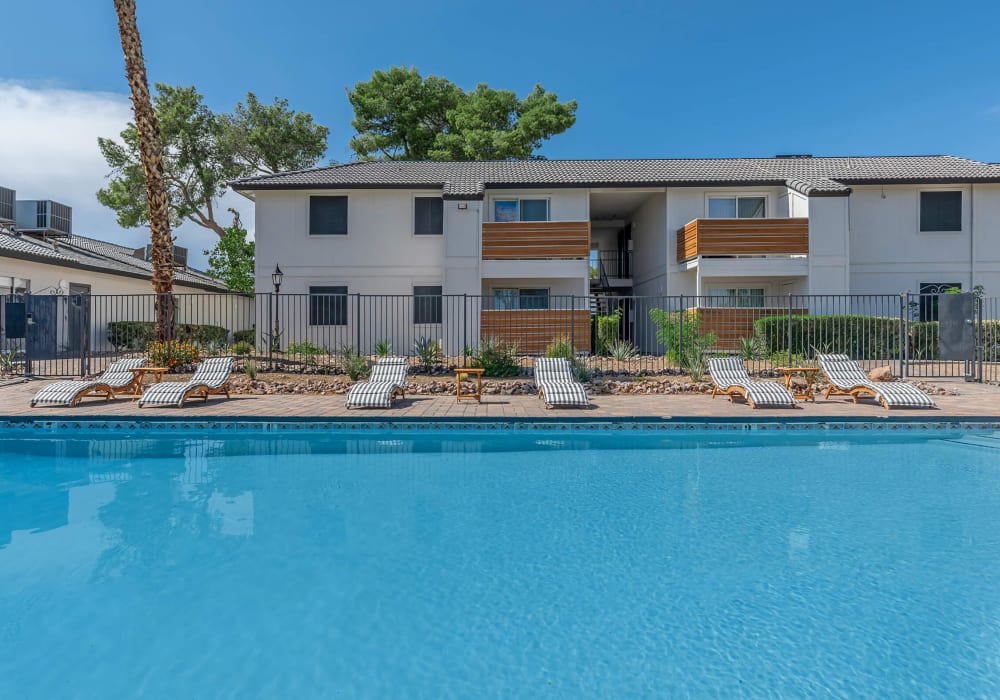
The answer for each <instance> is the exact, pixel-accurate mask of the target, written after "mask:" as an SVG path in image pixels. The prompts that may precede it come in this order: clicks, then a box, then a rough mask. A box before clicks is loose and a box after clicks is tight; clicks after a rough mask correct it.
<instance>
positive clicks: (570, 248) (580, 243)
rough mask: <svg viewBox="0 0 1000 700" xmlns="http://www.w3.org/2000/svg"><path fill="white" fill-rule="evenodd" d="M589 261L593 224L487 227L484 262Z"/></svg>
mask: <svg viewBox="0 0 1000 700" xmlns="http://www.w3.org/2000/svg"><path fill="white" fill-rule="evenodd" d="M589 257H590V222H589V221H514V222H509V223H484V224H483V260H545V259H550V260H551V259H566V260H585V259H587V258H589Z"/></svg>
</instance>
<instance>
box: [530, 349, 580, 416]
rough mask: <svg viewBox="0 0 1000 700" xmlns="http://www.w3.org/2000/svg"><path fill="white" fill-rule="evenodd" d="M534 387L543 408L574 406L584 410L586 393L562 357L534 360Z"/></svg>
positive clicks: (571, 367) (570, 366) (571, 366)
mask: <svg viewBox="0 0 1000 700" xmlns="http://www.w3.org/2000/svg"><path fill="white" fill-rule="evenodd" d="M535 386H537V387H538V398H540V399H541V400H542V401H544V402H545V408H552V407H553V406H576V407H581V408H586V407H587V406H589V405H590V402H589V401H587V391H586V390H585V389H584V388H583V384H581V383H580V382H578V381H576V377H574V376H573V365H571V364H570V363H569V360H567V359H566V358H564V357H539V358H537V359H536V360H535Z"/></svg>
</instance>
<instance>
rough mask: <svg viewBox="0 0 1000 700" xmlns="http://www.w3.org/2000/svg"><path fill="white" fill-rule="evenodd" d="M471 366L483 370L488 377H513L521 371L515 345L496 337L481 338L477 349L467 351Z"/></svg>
mask: <svg viewBox="0 0 1000 700" xmlns="http://www.w3.org/2000/svg"><path fill="white" fill-rule="evenodd" d="M468 356H469V357H470V358H471V362H470V364H471V365H472V366H473V367H480V368H482V369H483V370H485V372H484V373H485V374H486V375H487V376H489V377H514V376H517V374H518V373H519V372H520V371H521V368H520V366H519V365H518V363H517V345H515V344H513V343H506V342H504V341H502V340H499V339H497V338H483V339H482V342H480V344H479V350H478V351H475V352H473V351H471V350H470V352H468Z"/></svg>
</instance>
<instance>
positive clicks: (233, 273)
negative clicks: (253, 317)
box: [204, 217, 254, 294]
mask: <svg viewBox="0 0 1000 700" xmlns="http://www.w3.org/2000/svg"><path fill="white" fill-rule="evenodd" d="M204 252H205V255H207V256H208V273H209V274H210V275H212V276H213V277H215V278H217V279H221V280H222V281H224V282H225V283H226V287H227V288H229V289H230V290H231V291H233V292H246V293H248V294H252V293H253V290H254V274H253V272H254V262H253V255H254V242H253V241H248V240H247V232H246V230H245V229H244V228H243V227H242V226H240V222H239V217H237V218H236V220H235V221H233V224H232V226H228V227H226V232H225V233H224V234H223V236H222V238H220V239H219V242H218V243H216V244H215V247H214V248H212V250H206V251H204Z"/></svg>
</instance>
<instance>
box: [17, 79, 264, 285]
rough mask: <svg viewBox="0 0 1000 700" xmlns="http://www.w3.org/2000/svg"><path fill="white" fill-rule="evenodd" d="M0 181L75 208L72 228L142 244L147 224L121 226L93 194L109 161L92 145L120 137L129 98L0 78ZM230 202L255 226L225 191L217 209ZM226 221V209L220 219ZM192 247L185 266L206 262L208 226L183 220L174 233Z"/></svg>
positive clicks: (248, 207)
mask: <svg viewBox="0 0 1000 700" xmlns="http://www.w3.org/2000/svg"><path fill="white" fill-rule="evenodd" d="M0 105H3V108H2V109H0V185H2V186H4V187H9V188H12V189H14V190H17V198H18V199H53V200H55V201H57V202H62V203H64V204H68V205H69V206H71V207H73V231H74V232H75V233H78V234H80V235H82V236H91V237H93V238H100V239H103V240H107V241H113V242H115V243H120V244H122V245H135V246H139V245H142V244H144V243H145V242H146V241H147V240H148V238H149V231H148V229H146V228H137V229H123V228H121V227H119V226H118V224H117V222H116V221H115V215H114V212H112V211H111V210H110V209H107V208H106V207H104V206H102V205H101V204H100V203H99V202H98V201H97V198H96V197H95V193H96V192H97V190H99V189H100V188H102V187H104V186H105V185H106V184H107V174H108V166H107V164H106V163H105V162H104V158H102V157H101V153H100V151H99V150H98V149H97V137H98V136H117V135H118V133H119V132H121V130H122V129H124V128H125V125H126V123H128V122H129V121H130V120H131V119H132V105H131V103H130V102H129V99H128V96H127V95H124V94H122V95H119V94H116V93H109V92H91V91H84V90H69V89H65V88H59V87H52V86H46V85H28V84H24V83H16V82H4V81H0ZM227 207H235V208H236V209H238V210H239V211H240V213H241V215H242V219H243V225H244V226H245V227H247V228H248V229H250V230H251V231H252V230H253V205H252V203H251V202H249V201H248V200H247V199H245V198H243V197H241V196H239V195H237V194H234V193H231V192H230V193H227V194H226V196H225V197H223V199H222V202H221V203H220V206H219V209H218V211H222V212H225V211H226V208H227ZM220 218H221V219H222V220H223V221H228V220H229V217H228V214H226V216H224V217H220ZM174 233H175V236H176V238H177V243H178V245H182V246H187V247H188V248H189V249H190V255H189V260H190V264H192V265H195V266H198V267H204V266H205V264H206V263H205V256H204V255H202V250H204V249H206V248H210V247H212V246H213V245H214V244H215V241H216V240H217V239H216V236H215V234H214V233H212V232H211V231H208V230H207V229H204V228H201V227H199V226H196V225H194V224H190V223H189V224H185V225H183V226H181V227H180V228H178V229H177V230H176V231H175V232H174Z"/></svg>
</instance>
